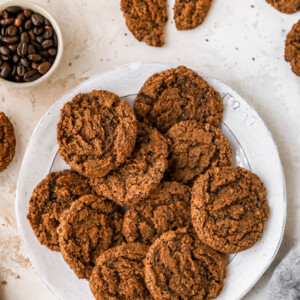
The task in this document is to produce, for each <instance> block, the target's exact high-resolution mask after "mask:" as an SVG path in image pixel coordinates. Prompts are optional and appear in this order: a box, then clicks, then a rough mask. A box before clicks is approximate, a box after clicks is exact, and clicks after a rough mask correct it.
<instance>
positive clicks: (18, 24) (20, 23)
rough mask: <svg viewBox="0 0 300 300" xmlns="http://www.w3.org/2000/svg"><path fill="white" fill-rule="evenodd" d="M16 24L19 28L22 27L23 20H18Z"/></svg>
mask: <svg viewBox="0 0 300 300" xmlns="http://www.w3.org/2000/svg"><path fill="white" fill-rule="evenodd" d="M14 24H15V26H17V27H20V26H21V25H22V20H21V19H20V18H16V19H15V22H14Z"/></svg>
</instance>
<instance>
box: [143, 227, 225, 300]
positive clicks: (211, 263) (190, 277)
mask: <svg viewBox="0 0 300 300" xmlns="http://www.w3.org/2000/svg"><path fill="white" fill-rule="evenodd" d="M226 264H227V259H226V256H225V255H223V254H221V253H218V252H217V251H215V250H213V249H211V248H209V247H208V246H206V245H204V244H203V243H202V242H201V241H200V240H198V239H197V237H196V236H195V233H194V232H193V230H192V229H191V228H181V229H178V230H177V231H168V232H166V233H164V234H163V235H162V236H161V237H160V238H158V239H157V240H156V241H155V242H154V244H153V245H152V246H151V247H150V248H149V250H148V253H147V255H146V262H145V281H146V284H147V287H148V289H149V291H150V293H151V295H152V296H153V297H154V299H156V300H191V299H214V298H216V297H217V296H218V295H219V293H220V292H221V290H222V288H223V285H224V279H225V276H226Z"/></svg>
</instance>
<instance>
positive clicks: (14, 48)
mask: <svg viewBox="0 0 300 300" xmlns="http://www.w3.org/2000/svg"><path fill="white" fill-rule="evenodd" d="M18 45H19V44H13V45H8V46H7V47H8V48H9V50H11V51H12V52H16V51H17V48H18Z"/></svg>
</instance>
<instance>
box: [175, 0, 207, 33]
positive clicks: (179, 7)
mask: <svg viewBox="0 0 300 300" xmlns="http://www.w3.org/2000/svg"><path fill="white" fill-rule="evenodd" d="M211 3H212V0H176V2H175V7H174V20H175V24H176V28H177V29H178V30H189V29H194V28H196V27H197V26H199V25H200V24H202V22H203V21H204V19H205V17H206V15H207V14H208V12H209V9H210V7H211Z"/></svg>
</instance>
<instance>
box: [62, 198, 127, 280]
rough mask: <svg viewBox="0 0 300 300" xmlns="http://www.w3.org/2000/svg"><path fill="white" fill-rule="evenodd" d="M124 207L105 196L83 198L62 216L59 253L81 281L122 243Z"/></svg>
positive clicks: (75, 202)
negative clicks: (100, 256)
mask: <svg viewBox="0 0 300 300" xmlns="http://www.w3.org/2000/svg"><path fill="white" fill-rule="evenodd" d="M123 216H124V212H123V210H122V208H121V207H119V206H117V205H116V204H115V203H113V202H112V201H109V200H106V199H105V198H103V197H95V196H93V195H89V196H83V197H81V198H79V199H78V200H76V201H74V202H73V203H72V205H71V207H70V208H69V209H67V210H65V211H64V212H63V213H62V215H61V217H60V225H59V226H58V229H57V232H58V234H59V238H58V240H59V245H60V251H61V253H62V255H63V258H64V259H65V261H66V262H67V264H68V265H69V266H70V267H71V269H73V271H74V272H75V274H76V275H77V276H78V278H89V277H90V275H91V273H92V269H93V268H94V266H95V263H96V259H97V258H98V256H99V255H100V254H102V253H103V252H104V251H106V250H107V249H109V248H111V247H114V246H116V245H119V244H121V243H122V242H123V238H122V234H121V231H122V223H123Z"/></svg>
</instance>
